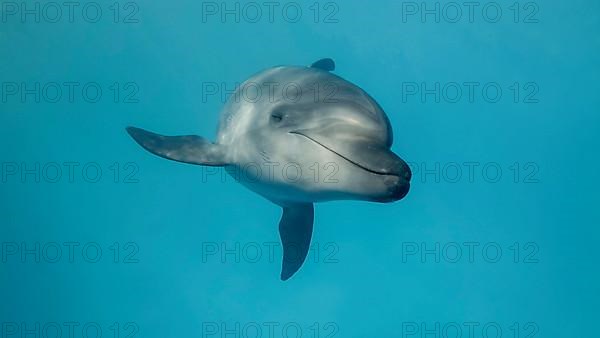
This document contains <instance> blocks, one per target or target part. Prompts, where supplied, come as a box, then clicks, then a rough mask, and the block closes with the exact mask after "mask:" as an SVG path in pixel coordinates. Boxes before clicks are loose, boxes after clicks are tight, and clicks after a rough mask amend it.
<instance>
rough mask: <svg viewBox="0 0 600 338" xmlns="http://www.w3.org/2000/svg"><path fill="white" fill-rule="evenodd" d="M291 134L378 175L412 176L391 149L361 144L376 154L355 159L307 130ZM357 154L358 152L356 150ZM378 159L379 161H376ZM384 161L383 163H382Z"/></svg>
mask: <svg viewBox="0 0 600 338" xmlns="http://www.w3.org/2000/svg"><path fill="white" fill-rule="evenodd" d="M289 133H290V134H296V135H300V136H303V137H305V138H307V139H309V140H310V141H312V142H314V143H316V144H318V145H319V146H321V147H323V148H325V149H327V150H329V151H330V152H332V153H334V154H336V155H337V156H339V157H341V158H343V159H344V160H346V161H348V162H350V163H352V164H353V165H354V166H356V167H359V168H361V169H363V170H365V171H368V172H370V173H373V174H376V175H385V176H396V177H398V178H399V179H400V180H402V181H405V182H406V183H408V182H409V181H410V179H411V177H412V173H411V171H410V168H409V167H408V165H407V164H406V163H405V162H404V161H402V160H401V159H400V158H399V157H398V156H397V155H396V154H394V153H393V152H392V151H391V150H389V149H384V148H381V147H373V146H371V145H364V144H363V145H359V146H362V147H364V148H365V149H366V150H367V151H370V152H369V153H370V154H372V155H374V156H372V157H371V158H365V159H363V160H362V161H360V160H353V159H352V158H350V157H349V156H345V155H343V154H342V153H341V151H336V150H335V149H333V147H330V146H327V145H326V144H325V142H323V141H325V139H323V138H322V139H323V141H319V140H318V139H317V137H311V136H309V135H307V134H308V133H307V132H304V131H301V130H292V131H290V132H289ZM354 154H357V152H354ZM377 157H379V158H377ZM376 160H378V161H376ZM382 163H383V165H382Z"/></svg>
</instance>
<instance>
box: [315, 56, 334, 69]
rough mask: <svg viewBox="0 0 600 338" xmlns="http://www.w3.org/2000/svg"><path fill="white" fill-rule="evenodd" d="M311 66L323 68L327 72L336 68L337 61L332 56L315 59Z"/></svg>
mask: <svg viewBox="0 0 600 338" xmlns="http://www.w3.org/2000/svg"><path fill="white" fill-rule="evenodd" d="M310 67H311V68H318V69H322V70H324V71H326V72H331V71H334V70H335V62H334V61H333V60H332V59H330V58H326V59H321V60H318V61H315V62H314V63H313V64H312V65H310Z"/></svg>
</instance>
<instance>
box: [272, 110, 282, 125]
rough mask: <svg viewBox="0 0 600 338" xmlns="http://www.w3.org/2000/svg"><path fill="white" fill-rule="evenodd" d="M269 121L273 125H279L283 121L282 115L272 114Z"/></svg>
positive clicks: (278, 113)
mask: <svg viewBox="0 0 600 338" xmlns="http://www.w3.org/2000/svg"><path fill="white" fill-rule="evenodd" d="M271 120H272V121H273V122H275V123H279V122H281V121H282V120H283V114H282V113H280V112H273V113H272V114H271Z"/></svg>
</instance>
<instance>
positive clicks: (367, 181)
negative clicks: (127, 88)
mask: <svg viewBox="0 0 600 338" xmlns="http://www.w3.org/2000/svg"><path fill="white" fill-rule="evenodd" d="M334 67H335V66H334V63H333V61H332V60H331V59H323V60H319V61H317V62H315V63H314V64H313V65H312V66H311V67H298V66H285V67H274V68H270V69H267V70H265V71H262V72H260V73H258V74H256V75H254V76H252V77H251V78H250V79H248V80H247V81H245V82H244V83H243V84H242V85H240V87H239V88H238V90H237V91H236V92H235V93H234V94H233V95H232V96H231V97H230V98H229V100H228V102H227V103H226V105H225V107H224V108H223V110H222V112H221V118H220V123H219V132H218V136H217V141H216V142H215V143H211V142H209V141H207V140H205V139H204V138H202V137H200V136H195V135H188V136H162V135H158V134H154V133H151V132H148V131H145V130H143V129H139V128H134V127H129V128H127V131H128V132H129V134H130V135H131V136H132V137H133V138H134V139H135V140H136V141H137V142H138V143H139V144H140V145H141V146H142V147H144V148H145V149H146V150H148V151H150V152H152V153H154V154H155V155H158V156H161V157H164V158H167V159H170V160H175V161H179V162H185V163H192V164H198V165H208V166H223V167H225V169H226V170H227V172H229V173H230V174H231V175H232V176H233V177H234V178H235V179H236V180H237V181H238V182H240V183H241V184H243V185H244V186H246V187H247V188H249V189H250V190H252V191H254V192H256V193H258V194H260V195H261V196H263V197H265V198H267V199H268V200H270V201H272V202H273V203H276V204H278V205H280V206H281V207H282V208H283V214H282V218H281V221H280V223H279V231H280V236H281V240H282V244H283V254H284V257H283V263H282V271H281V279H282V280H287V279H289V278H290V277H291V276H292V275H293V274H294V273H295V272H296V271H297V270H298V269H299V268H300V267H301V266H302V263H303V262H304V260H305V258H306V255H307V254H308V250H309V247H310V240H311V237H312V229H313V222H314V209H313V203H315V202H325V201H332V200H365V201H373V202H383V203H385V202H393V201H397V200H399V199H401V198H403V197H404V196H406V194H407V193H408V190H409V187H410V183H409V182H410V178H411V172H410V169H409V167H408V165H407V164H406V162H404V161H403V160H402V159H401V158H400V157H398V156H397V155H396V154H394V153H393V152H392V151H391V150H390V147H391V145H392V138H393V137H392V128H391V126H390V122H389V120H388V118H387V116H386V114H385V113H384V111H383V110H382V109H381V107H380V106H379V105H378V104H377V103H376V102H375V100H373V98H371V97H370V96H369V95H368V94H367V93H366V92H365V91H363V90H362V89H361V88H359V87H358V86H356V85H354V84H352V83H350V82H348V81H346V80H344V79H342V78H341V77H339V76H336V75H334V74H332V73H330V71H332V70H333V68H334Z"/></svg>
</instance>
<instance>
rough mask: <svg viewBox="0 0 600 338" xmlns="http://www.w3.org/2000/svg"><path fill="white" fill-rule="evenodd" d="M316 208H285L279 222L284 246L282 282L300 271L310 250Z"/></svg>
mask: <svg viewBox="0 0 600 338" xmlns="http://www.w3.org/2000/svg"><path fill="white" fill-rule="evenodd" d="M314 213H315V212H314V207H313V204H312V203H299V204H294V205H291V206H286V207H283V214H282V215H281V220H280V221H279V236H280V237H281V243H282V246H283V262H282V265H281V280H283V281H285V280H288V279H289V278H290V277H292V276H293V275H294V274H295V273H296V271H298V270H299V269H300V267H301V266H302V264H303V263H304V260H306V256H307V255H308V250H309V248H310V239H311V237H312V232H313V221H314Z"/></svg>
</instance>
